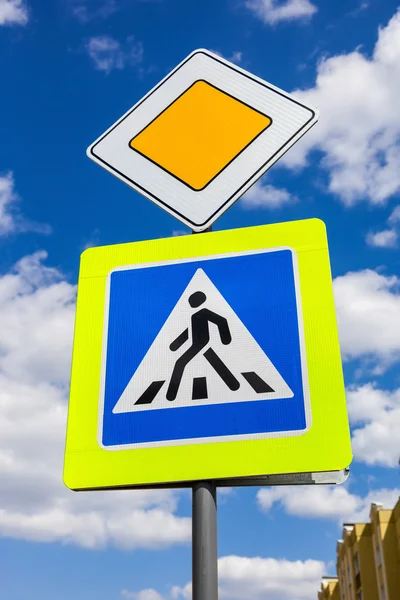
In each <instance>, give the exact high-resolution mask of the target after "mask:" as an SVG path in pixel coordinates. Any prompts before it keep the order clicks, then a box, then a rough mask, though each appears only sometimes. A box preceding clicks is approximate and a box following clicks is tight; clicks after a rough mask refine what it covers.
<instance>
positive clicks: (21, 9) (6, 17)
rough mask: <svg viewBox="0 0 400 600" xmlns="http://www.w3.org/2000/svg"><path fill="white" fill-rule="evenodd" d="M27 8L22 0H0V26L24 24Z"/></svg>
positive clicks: (25, 22) (26, 20) (27, 17)
mask: <svg viewBox="0 0 400 600" xmlns="http://www.w3.org/2000/svg"><path fill="white" fill-rule="evenodd" d="M28 20H29V14H28V9H27V6H26V4H25V2H24V1H23V0H0V26H1V25H26V24H27V23H28Z"/></svg>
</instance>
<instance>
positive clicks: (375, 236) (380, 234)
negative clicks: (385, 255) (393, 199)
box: [367, 206, 400, 248]
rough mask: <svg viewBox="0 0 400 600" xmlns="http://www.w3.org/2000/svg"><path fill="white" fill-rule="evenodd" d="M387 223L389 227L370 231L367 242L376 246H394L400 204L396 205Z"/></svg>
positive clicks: (398, 231)
mask: <svg viewBox="0 0 400 600" xmlns="http://www.w3.org/2000/svg"><path fill="white" fill-rule="evenodd" d="M387 224H388V225H390V228H389V229H384V230H383V231H377V232H375V233H374V232H372V231H370V232H369V233H368V234H367V244H369V245H370V246H375V247H377V248H396V247H397V242H398V239H399V233H400V227H399V225H400V206H396V207H395V208H394V209H393V211H392V213H391V215H390V216H389V218H388V219H387Z"/></svg>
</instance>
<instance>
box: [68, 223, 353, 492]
mask: <svg viewBox="0 0 400 600" xmlns="http://www.w3.org/2000/svg"><path fill="white" fill-rule="evenodd" d="M282 246H286V247H288V246H289V247H290V248H292V249H293V250H294V251H295V252H296V254H297V259H298V269H299V279H300V293H301V302H302V312H303V320H304V334H305V345H306V357H307V367H308V378H309V385H310V401H311V428H310V429H309V430H308V431H307V432H306V433H304V434H303V435H294V436H293V437H282V438H279V437H277V438H271V437H270V438H266V439H257V440H241V441H235V442H232V441H230V442H216V443H205V444H193V443H192V444H189V445H179V446H162V447H153V448H135V449H123V450H116V451H109V450H104V449H102V448H101V447H100V446H99V444H98V442H97V427H98V407H99V391H100V373H101V356H102V338H103V327H104V308H105V294H106V278H107V275H108V274H109V272H110V271H111V270H112V269H115V268H117V267H121V266H125V265H134V264H141V263H151V262H160V261H167V260H177V259H184V258H198V257H203V256H210V255H214V254H219V255H220V254H225V253H231V252H241V251H246V250H256V249H265V248H274V247H282ZM260 276H261V275H260ZM351 458H352V457H351V446H350V434H349V426H348V418H347V411H346V402H345V392H344V384H343V375H342V365H341V358H340V348H339V341H338V333H337V326H336V317H335V310H334V302H333V291H332V280H331V272H330V264H329V254H328V246H327V239H326V230H325V225H324V223H323V222H322V221H320V220H318V219H310V220H305V221H295V222H290V223H280V224H277V225H263V226H261V227H249V228H244V229H234V230H229V231H221V232H215V233H204V234H198V235H188V236H179V237H174V238H167V239H161V240H150V241H145V242H135V243H131V244H119V245H115V246H103V247H99V248H90V249H88V250H85V252H84V253H83V254H82V256H81V264H80V272H79V284H78V300H77V313H76V322H75V337H74V349H73V359H72V374H71V391H70V401H69V410H68V427H67V442H66V450H65V465H64V481H65V484H66V485H67V486H68V487H69V488H71V489H99V488H115V487H124V486H148V485H156V484H169V483H177V482H190V481H194V480H204V479H222V478H238V477H252V476H258V475H272V474H283V473H304V472H318V471H336V470H341V469H344V468H346V467H347V466H348V465H349V464H350V462H351Z"/></svg>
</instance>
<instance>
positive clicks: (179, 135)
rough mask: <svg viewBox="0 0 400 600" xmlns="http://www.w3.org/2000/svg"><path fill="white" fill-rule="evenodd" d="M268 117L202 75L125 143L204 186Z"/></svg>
mask: <svg viewBox="0 0 400 600" xmlns="http://www.w3.org/2000/svg"><path fill="white" fill-rule="evenodd" d="M271 122H272V121H271V119H270V118H269V117H267V116H266V115H264V114H262V113H261V112H259V111H258V110H255V109H253V108H251V107H250V106H248V105H247V104H244V103H243V102H241V101H240V100H237V99H236V98H233V96H230V95H229V94H226V93H225V92H222V91H221V90H219V89H217V88H216V87H214V86H213V85H210V84H209V83H207V82H206V81H202V80H200V81H196V82H195V83H194V84H193V85H192V86H191V87H190V88H188V89H187V90H186V91H185V92H184V93H183V94H182V95H181V96H179V97H178V98H177V99H176V100H175V101H174V102H173V103H172V104H170V105H169V106H168V107H167V108H166V109H165V110H164V111H163V112H162V113H161V114H159V115H158V116H157V117H156V118H155V119H154V120H153V121H152V122H151V123H149V125H147V126H146V127H145V128H144V129H143V130H142V131H141V132H139V133H138V134H137V135H136V136H135V137H134V138H133V139H132V140H131V141H130V142H129V145H130V147H131V148H132V149H133V150H136V152H139V153H140V154H141V155H142V156H144V157H146V158H147V159H149V160H151V161H152V162H153V163H155V164H156V165H158V166H159V167H161V168H162V169H164V170H165V171H167V172H168V173H170V174H171V175H173V176H174V177H176V178H177V179H179V180H180V181H182V182H183V183H185V184H186V185H187V186H189V187H190V188H192V189H193V190H196V191H200V190H202V189H204V188H205V187H206V186H207V185H208V184H209V183H210V182H211V181H212V180H213V179H214V178H215V177H216V176H217V175H218V174H219V173H220V172H221V171H222V170H223V169H225V167H227V166H228V165H229V163H231V162H232V161H233V160H234V158H236V157H237V156H238V155H239V154H240V153H241V152H242V151H243V150H244V149H245V148H246V147H247V146H248V145H249V144H251V142H253V141H254V140H255V138H256V137H257V136H259V135H260V133H262V132H263V131H265V129H267V127H269V125H271Z"/></svg>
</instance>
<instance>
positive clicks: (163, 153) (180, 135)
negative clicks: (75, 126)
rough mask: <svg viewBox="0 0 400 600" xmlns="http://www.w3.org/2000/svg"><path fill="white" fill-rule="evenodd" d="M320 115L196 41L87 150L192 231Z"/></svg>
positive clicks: (211, 219) (200, 228)
mask: <svg viewBox="0 0 400 600" xmlns="http://www.w3.org/2000/svg"><path fill="white" fill-rule="evenodd" d="M317 120H318V114H317V112H316V110H315V109H313V108H311V107H309V106H306V105H305V104H303V103H301V102H299V101H298V100H296V99H295V98H293V97H292V96H291V95H289V94H288V93H286V92H284V91H282V90H280V89H279V88H277V87H275V86H273V85H271V84H269V83H267V82H265V81H263V80H262V79H260V78H258V77H256V76H254V75H252V74H251V73H248V72H247V71H245V70H243V69H241V68H240V67H238V66H237V65H234V64H232V63H230V62H228V61H226V60H224V59H223V58H221V57H220V56H217V55H215V54H213V53H211V52H209V51H207V50H196V51H195V52H193V53H192V54H190V55H189V56H188V57H187V58H186V59H185V60H184V61H183V62H182V63H181V64H180V65H178V66H177V67H176V68H175V69H174V70H173V71H172V72H171V73H169V74H168V75H167V76H166V77H165V78H164V79H163V80H162V81H161V82H160V83H159V84H158V85H156V87H155V88H153V89H152V90H151V91H150V92H149V93H148V94H147V95H146V96H144V98H142V99H141V100H140V101H139V102H138V103H137V104H135V105H134V106H133V107H132V108H131V109H130V110H129V111H128V112H127V113H126V114H125V115H124V116H123V117H121V118H120V119H119V120H118V121H117V122H116V123H114V125H112V126H111V127H110V128H109V129H108V130H107V131H106V132H105V133H104V134H103V135H101V136H100V137H99V138H98V139H97V140H96V141H95V142H94V143H93V144H91V146H89V148H88V151H87V154H88V156H89V158H91V159H92V160H94V161H95V162H96V163H98V164H99V165H100V166H102V167H104V168H105V169H107V170H108V171H110V172H111V173H112V174H113V175H116V176H117V177H119V178H120V179H121V180H122V181H124V182H125V183H127V184H128V185H130V186H131V187H133V188H134V189H135V190H136V191H138V192H140V193H141V194H143V195H144V196H146V197H147V198H149V199H150V200H152V201H153V202H154V203H155V204H157V205H158V206H160V207H161V208H163V209H165V210H166V211H167V212H169V213H170V214H172V215H173V216H175V217H176V218H178V219H180V220H181V221H182V222H183V223H185V224H186V225H188V226H189V227H190V228H191V229H193V230H194V231H203V230H204V229H207V228H208V227H209V226H210V225H211V224H212V223H213V222H214V221H215V220H216V219H217V218H218V217H219V216H220V215H221V214H222V213H223V212H224V211H225V210H226V209H227V208H229V207H230V206H231V205H232V204H233V203H234V202H235V201H236V200H237V199H238V198H240V196H242V194H244V193H245V191H246V190H247V189H248V188H249V187H250V186H251V185H252V184H253V183H255V181H257V179H258V178H259V177H261V175H263V174H264V173H265V172H266V171H267V169H269V168H270V167H271V166H272V165H273V164H274V163H275V162H276V161H277V160H278V159H279V158H280V157H281V156H282V155H283V154H284V153H285V152H286V151H287V150H288V149H289V148H290V147H291V146H293V144H295V143H296V142H297V141H298V140H299V139H300V138H301V137H302V136H303V135H304V134H305V133H306V132H307V131H308V130H309V129H310V128H311V127H312V126H313V125H314V124H315V123H316V122H317Z"/></svg>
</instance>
